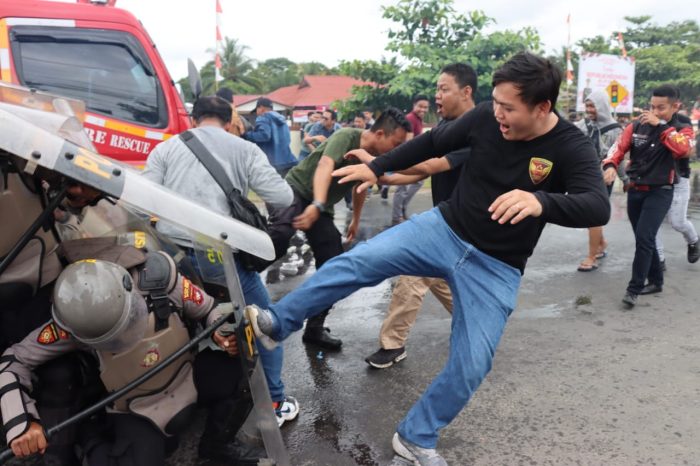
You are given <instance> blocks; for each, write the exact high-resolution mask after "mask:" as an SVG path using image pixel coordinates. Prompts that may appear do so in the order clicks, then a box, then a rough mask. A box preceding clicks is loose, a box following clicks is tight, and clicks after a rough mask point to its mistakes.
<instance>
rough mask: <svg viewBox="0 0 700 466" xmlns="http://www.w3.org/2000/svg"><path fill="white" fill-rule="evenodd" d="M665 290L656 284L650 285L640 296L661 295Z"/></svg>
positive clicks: (643, 289)
mask: <svg viewBox="0 0 700 466" xmlns="http://www.w3.org/2000/svg"><path fill="white" fill-rule="evenodd" d="M663 290H664V287H663V286H661V285H657V284H656V283H649V284H648V285H646V286H645V287H644V288H642V291H640V292H639V294H654V293H661V292H662V291H663Z"/></svg>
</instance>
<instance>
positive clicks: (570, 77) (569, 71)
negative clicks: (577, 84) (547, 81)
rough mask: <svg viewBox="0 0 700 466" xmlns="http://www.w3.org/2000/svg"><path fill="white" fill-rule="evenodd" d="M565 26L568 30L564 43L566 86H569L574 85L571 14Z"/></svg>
mask: <svg viewBox="0 0 700 466" xmlns="http://www.w3.org/2000/svg"><path fill="white" fill-rule="evenodd" d="M566 26H567V28H568V30H569V37H568V39H567V41H566V84H567V85H568V86H571V85H572V84H573V83H574V65H573V63H571V14H569V15H568V16H567V17H566Z"/></svg>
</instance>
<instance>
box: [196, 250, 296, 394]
mask: <svg viewBox="0 0 700 466" xmlns="http://www.w3.org/2000/svg"><path fill="white" fill-rule="evenodd" d="M186 252H187V256H188V257H189V258H190V261H191V262H192V264H193V266H194V267H195V269H196V270H197V272H199V273H200V274H201V275H202V276H204V277H206V278H207V279H208V280H211V281H212V282H213V283H225V282H226V278H225V276H224V268H223V266H222V265H221V264H219V263H210V262H209V261H207V260H204V259H203V257H202V256H201V255H199V254H195V252H194V250H192V249H186ZM235 262H236V272H237V273H238V280H239V281H240V283H241V290H242V291H243V299H244V300H245V304H246V305H250V304H255V305H256V306H259V307H261V308H263V309H266V308H268V307H269V306H270V295H269V294H268V292H267V288H265V285H263V282H262V280H261V279H260V275H259V274H258V273H257V272H252V271H250V270H246V269H244V268H243V266H241V265H240V264H239V263H238V261H235ZM257 347H258V353H259V354H260V361H261V362H262V366H263V370H264V371H265V378H266V379H267V387H268V389H269V391H270V398H271V399H272V401H273V402H278V401H283V400H284V383H282V363H283V359H284V351H283V349H282V347H281V346H278V347H277V348H275V349H273V350H269V349H267V348H265V347H264V346H263V345H257Z"/></svg>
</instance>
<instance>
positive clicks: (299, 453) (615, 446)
mask: <svg viewBox="0 0 700 466" xmlns="http://www.w3.org/2000/svg"><path fill="white" fill-rule="evenodd" d="M696 183H697V181H696ZM696 193H697V189H696ZM612 202H613V206H614V207H613V217H612V220H611V222H610V224H609V225H608V226H607V227H606V228H605V235H606V238H607V240H608V242H609V247H608V253H609V255H608V257H607V258H605V259H604V260H602V261H601V266H600V268H599V269H598V270H596V271H594V272H588V273H581V272H577V271H576V267H577V266H578V264H579V262H580V261H581V260H582V259H583V258H584V256H585V253H586V251H587V232H586V230H585V229H566V228H562V227H558V226H555V225H549V226H547V228H545V230H544V233H543V235H542V238H541V239H540V242H539V245H538V247H537V249H536V252H535V254H534V255H533V257H532V258H531V260H530V261H529V264H528V267H527V270H526V273H525V276H524V279H523V282H522V287H521V291H520V296H519V300H518V307H517V309H516V310H515V311H514V313H513V316H512V317H511V319H510V321H509V323H508V326H507V328H506V331H505V334H504V336H503V338H502V340H501V344H500V346H499V348H498V351H497V353H496V358H495V361H494V367H493V370H492V371H491V373H490V374H489V376H488V377H487V378H486V380H485V381H484V383H483V384H482V386H481V387H480V389H479V390H478V391H477V393H476V395H475V396H474V398H473V399H472V401H471V403H470V404H469V406H468V407H467V408H466V409H465V410H463V412H462V413H461V414H460V415H459V416H458V417H457V419H455V420H454V422H452V424H451V425H449V426H448V427H447V428H445V429H444V430H443V432H442V434H441V437H440V442H439V444H438V449H439V451H440V452H441V453H442V454H443V455H444V456H445V458H446V459H447V461H448V463H449V464H450V465H484V466H485V465H489V466H490V465H504V466H505V465H508V466H510V465H642V464H643V465H698V464H700V427H699V425H698V422H697V419H699V418H700V336H698V334H699V333H700V310H699V309H698V301H700V263H697V264H689V263H688V262H687V261H686V257H685V256H686V245H685V242H684V240H683V238H682V236H681V235H680V234H679V233H677V232H675V231H673V230H672V229H671V227H670V225H667V224H665V225H664V226H663V230H662V231H663V238H664V242H665V246H666V256H667V266H668V272H667V274H666V284H665V286H664V291H663V293H661V294H659V295H653V296H642V297H640V300H639V304H638V305H637V307H636V308H635V309H634V310H632V311H626V310H623V308H622V305H621V303H620V299H621V298H622V296H623V293H624V290H625V286H626V284H627V281H628V280H629V276H630V271H631V262H632V256H633V253H634V240H633V236H632V231H631V228H630V225H629V222H628V221H627V217H626V213H625V197H624V195H622V194H621V193H616V194H614V195H613V198H612ZM341 204H342V203H341ZM429 206H430V195H429V192H428V191H427V190H423V191H421V192H420V193H419V194H418V195H417V196H416V198H415V200H414V201H413V203H412V204H411V210H412V211H413V212H418V211H422V210H425V209H427V208H429ZM690 217H691V220H693V221H694V223H695V225H696V226H700V208H699V206H698V204H697V203H693V204H692V205H691V212H690ZM389 219H390V204H387V203H385V202H382V201H381V200H380V197H379V196H378V195H372V196H371V197H370V199H369V200H368V203H367V205H366V207H365V211H364V213H363V223H362V225H363V226H362V228H361V236H363V237H371V236H373V235H374V234H376V233H377V232H378V231H380V230H381V229H383V228H385V227H386V226H387V224H388V223H389ZM347 221H349V215H348V213H347V211H346V210H345V209H344V207H342V206H341V205H339V207H338V208H337V212H336V223H337V224H338V226H339V228H341V231H344V230H343V229H344V225H345V224H346V222H347ZM313 272H314V270H313V268H311V269H309V270H308V272H306V276H295V277H291V278H289V277H286V278H283V279H282V281H280V282H278V283H274V284H270V285H269V289H270V293H271V295H272V298H273V300H277V299H279V298H280V297H282V296H283V295H284V294H285V293H287V292H289V291H290V290H292V289H294V288H295V287H296V286H298V285H299V284H300V283H302V282H303V281H304V279H305V278H307V276H308V274H311V273H313ZM391 286H392V283H391V281H386V282H384V283H382V284H380V285H378V286H376V287H373V288H368V289H364V290H361V291H359V292H357V293H355V294H354V295H352V296H350V297H349V298H347V299H345V300H343V301H341V302H339V303H337V304H336V306H335V308H334V310H333V311H332V312H331V314H330V316H329V318H328V320H327V325H328V326H330V327H331V328H332V330H333V332H334V333H336V334H337V335H339V336H341V337H342V338H343V341H344V345H343V349H342V351H340V352H337V353H329V352H326V351H322V350H319V349H317V348H312V347H306V346H305V345H304V344H303V343H302V342H301V333H300V332H299V333H297V334H295V335H293V336H291V337H290V338H289V339H288V340H287V341H286V342H285V343H284V347H285V365H284V375H283V378H284V381H285V383H286V386H287V393H288V394H290V395H293V396H295V397H296V398H297V399H298V400H299V403H300V405H301V412H300V415H299V417H298V419H297V420H295V421H293V422H290V423H288V424H287V425H285V426H284V427H283V428H282V432H283V436H284V440H285V442H286V444H287V447H288V449H289V453H290V455H291V458H292V464H293V465H309V466H311V465H323V466H325V465H333V466H342V465H364V466H370V465H385V464H388V463H389V461H390V460H391V457H392V449H391V436H392V434H393V432H394V431H395V428H396V425H397V424H398V422H399V421H400V420H401V419H402V417H403V415H404V414H405V413H406V412H407V410H408V409H409V408H410V406H411V405H412V404H413V403H414V402H415V401H416V399H417V398H418V397H419V396H420V394H421V393H422V392H423V390H424V389H425V388H426V386H427V385H428V384H429V383H430V381H431V380H432V379H433V377H434V376H435V375H436V374H437V372H438V371H439V370H440V369H441V367H442V365H443V363H444V361H445V359H446V356H447V350H448V338H449V332H450V317H449V314H448V313H447V312H446V311H445V310H444V309H443V308H442V307H441V305H440V304H439V302H438V301H437V300H436V299H435V298H434V297H433V296H432V295H430V294H429V295H428V296H427V297H426V300H425V303H424V306H423V309H422V311H421V312H420V313H419V317H418V322H417V324H416V326H415V327H414V329H413V331H412V333H411V336H410V338H409V341H408V344H407V352H408V357H407V358H406V359H405V360H404V361H403V362H401V363H400V364H398V365H396V366H394V367H392V368H389V369H385V370H373V369H370V368H369V366H367V364H366V363H365V362H364V358H365V357H366V356H367V355H369V354H371V353H372V352H374V351H375V350H376V349H377V348H378V340H377V335H378V331H379V328H380V325H381V322H382V319H383V316H384V311H385V309H386V307H387V304H388V301H389V299H390V296H391ZM202 424H203V423H202V419H201V416H200V419H199V420H198V422H197V423H196V424H194V425H193V427H192V429H191V431H192V432H193V435H190V436H186V437H185V438H184V439H183V444H182V447H181V448H180V449H179V450H178V452H177V453H176V454H175V455H174V456H173V457H172V458H171V459H170V461H169V463H168V464H169V465H186V464H197V461H196V459H195V458H196V445H197V441H198V435H197V433H198V432H201V427H202Z"/></svg>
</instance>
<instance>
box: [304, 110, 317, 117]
mask: <svg viewBox="0 0 700 466" xmlns="http://www.w3.org/2000/svg"><path fill="white" fill-rule="evenodd" d="M314 113H316V111H315V110H314V111H313V112H308V113H307V114H306V118H311V115H313V114H314Z"/></svg>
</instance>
